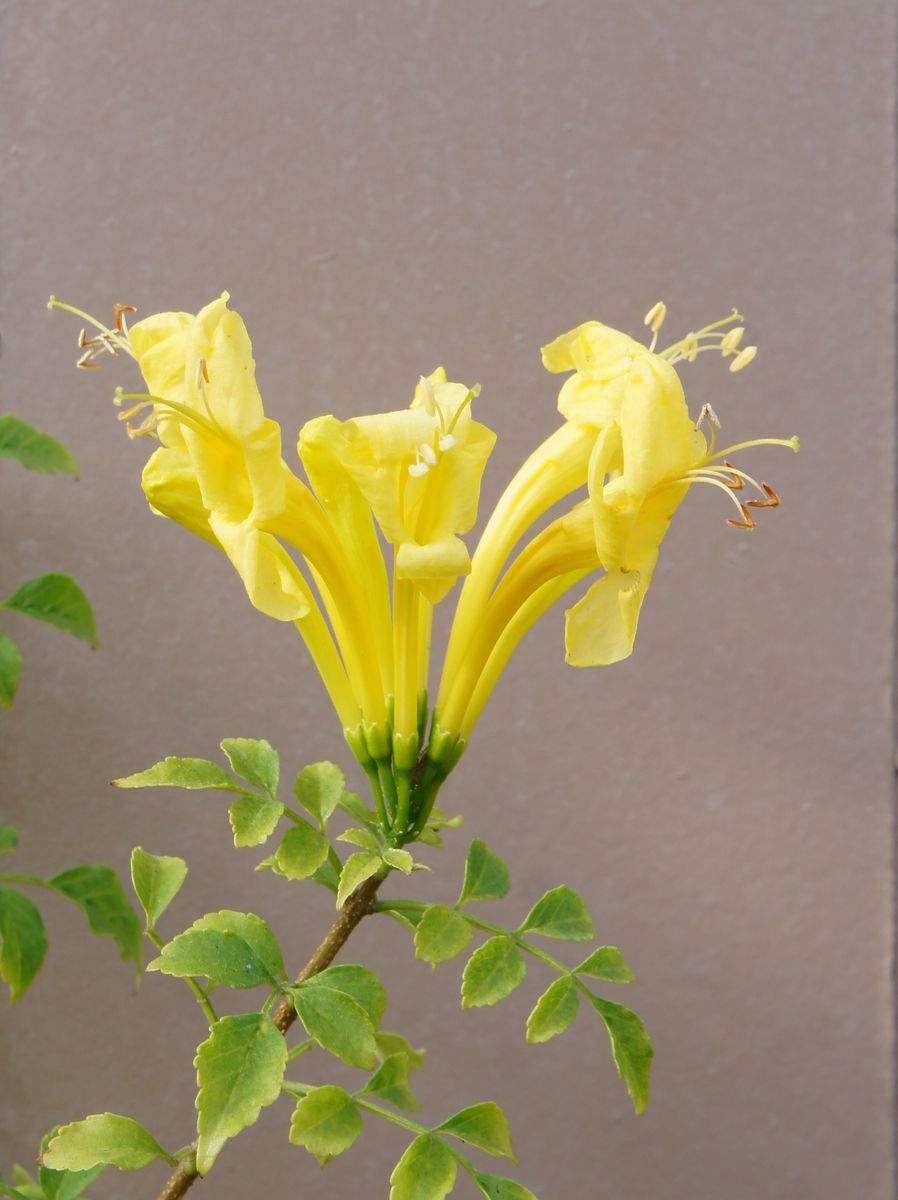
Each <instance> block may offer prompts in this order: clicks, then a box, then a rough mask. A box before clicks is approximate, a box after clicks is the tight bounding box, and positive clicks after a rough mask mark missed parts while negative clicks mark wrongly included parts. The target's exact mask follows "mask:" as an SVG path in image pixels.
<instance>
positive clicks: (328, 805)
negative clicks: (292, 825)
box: [293, 762, 345, 825]
mask: <svg viewBox="0 0 898 1200" xmlns="http://www.w3.org/2000/svg"><path fill="white" fill-rule="evenodd" d="M344 784H345V779H344V777H343V772H342V771H341V770H340V768H339V767H338V766H337V765H336V763H332V762H317V763H312V764H311V766H308V767H303V769H302V770H301V771H300V772H299V774H298V775H297V776H296V783H295V784H294V785H293V790H294V793H295V795H296V799H297V800H298V801H299V803H300V804H301V805H302V806H303V808H304V809H305V810H306V812H307V813H309V815H310V816H312V817H314V818H315V820H316V821H318V822H319V824H321V825H325V824H326V823H327V821H328V818H329V817H330V815H331V813H333V811H334V809H335V808H336V807H337V805H338V804H339V802H340V799H341V797H342V795H343V788H344Z"/></svg>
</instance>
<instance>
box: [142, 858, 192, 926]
mask: <svg viewBox="0 0 898 1200" xmlns="http://www.w3.org/2000/svg"><path fill="white" fill-rule="evenodd" d="M186 878H187V863H186V862H185V861H184V859H183V858H177V857H174V856H169V855H166V854H150V853H149V851H147V850H144V848H143V847H142V846H135V847H134V849H133V850H132V851H131V882H132V884H133V885H134V891H135V894H136V895H137V899H138V900H139V901H140V903H141V905H142V906H143V911H144V912H145V913H146V917H147V929H155V927H156V922H157V921H158V920H159V918H160V917H161V916H162V914H163V913H164V912H165V910H166V909H167V908H168V906H169V905H170V904H171V902H172V900H174V898H175V896H177V894H178V892H180V890H181V885H182V884H183V883H184V880H185V879H186Z"/></svg>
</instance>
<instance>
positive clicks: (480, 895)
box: [458, 838, 511, 904]
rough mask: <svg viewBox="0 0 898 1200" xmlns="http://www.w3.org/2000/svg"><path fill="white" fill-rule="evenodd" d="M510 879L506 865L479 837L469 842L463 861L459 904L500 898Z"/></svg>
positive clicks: (509, 885) (503, 894)
mask: <svg viewBox="0 0 898 1200" xmlns="http://www.w3.org/2000/svg"><path fill="white" fill-rule="evenodd" d="M510 887H511V880H510V878H509V874H508V867H507V866H506V864H505V863H504V862H503V861H502V859H501V858H499V856H498V855H497V854H493V852H492V850H490V849H488V847H487V846H486V843H484V842H482V841H481V840H480V838H475V839H474V841H473V842H471V845H470V848H469V850H468V857H467V860H466V862H465V878H464V881H463V883H462V885H461V894H460V895H459V897H458V903H459V904H468V903H469V902H470V901H471V900H501V899H502V897H503V896H507V895H508V889H509V888H510Z"/></svg>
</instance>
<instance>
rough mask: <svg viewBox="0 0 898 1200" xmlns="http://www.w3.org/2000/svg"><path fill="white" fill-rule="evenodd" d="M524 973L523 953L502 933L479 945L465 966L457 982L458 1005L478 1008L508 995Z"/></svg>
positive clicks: (525, 969)
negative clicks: (459, 985) (458, 984)
mask: <svg viewBox="0 0 898 1200" xmlns="http://www.w3.org/2000/svg"><path fill="white" fill-rule="evenodd" d="M526 974H527V964H526V963H525V962H524V956H523V955H522V954H521V952H520V950H519V949H518V948H517V946H516V945H515V943H514V939H513V938H511V937H508V936H507V935H505V934H498V935H497V936H496V937H491V938H490V939H489V941H486V942H484V943H483V945H482V946H479V947H478V948H477V949H476V950H475V951H474V953H473V954H472V955H471V957H470V958H469V959H468V962H467V964H466V966H465V970H464V974H463V975H462V982H461V1004H462V1008H481V1007H482V1006H483V1005H485V1004H495V1003H496V1002H497V1001H498V1000H503V999H504V998H505V997H506V996H509V995H511V993H512V992H513V991H514V990H515V988H516V987H517V986H518V985H519V984H520V983H522V982H523V979H524V976H525V975H526Z"/></svg>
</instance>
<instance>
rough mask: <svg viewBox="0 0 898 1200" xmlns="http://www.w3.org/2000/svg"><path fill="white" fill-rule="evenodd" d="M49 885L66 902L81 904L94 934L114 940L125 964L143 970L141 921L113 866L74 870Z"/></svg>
mask: <svg viewBox="0 0 898 1200" xmlns="http://www.w3.org/2000/svg"><path fill="white" fill-rule="evenodd" d="M48 882H49V883H51V884H52V885H53V887H55V888H56V890H57V892H59V893H60V894H61V895H63V896H65V897H66V899H67V900H71V901H72V903H73V904H77V905H78V907H79V908H80V909H81V911H82V912H83V913H84V915H85V916H86V917H87V923H88V925H89V926H90V929H91V932H92V933H97V934H108V935H109V936H110V937H111V938H113V939H114V940H115V943H116V945H117V946H118V948H119V953H120V954H121V956H122V958H123V959H124V960H125V962H129V961H130V962H133V963H134V964H135V965H136V966H137V968H138V970H139V969H140V964H141V961H142V954H141V946H140V921H138V919H137V915H136V913H135V912H134V909H133V908H132V907H131V904H130V902H129V900H128V897H127V896H126V895H125V890H124V888H123V887H122V885H121V884H120V883H119V878H118V875H116V873H115V871H113V869H112V868H111V867H104V866H102V865H96V866H93V865H85V866H82V867H72V868H71V869H70V870H68V871H61V872H60V873H59V875H54V876H53V878H52V879H51V880H49V881H48Z"/></svg>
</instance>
